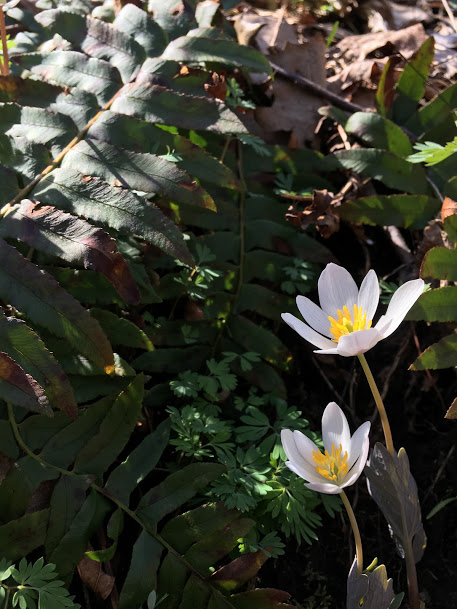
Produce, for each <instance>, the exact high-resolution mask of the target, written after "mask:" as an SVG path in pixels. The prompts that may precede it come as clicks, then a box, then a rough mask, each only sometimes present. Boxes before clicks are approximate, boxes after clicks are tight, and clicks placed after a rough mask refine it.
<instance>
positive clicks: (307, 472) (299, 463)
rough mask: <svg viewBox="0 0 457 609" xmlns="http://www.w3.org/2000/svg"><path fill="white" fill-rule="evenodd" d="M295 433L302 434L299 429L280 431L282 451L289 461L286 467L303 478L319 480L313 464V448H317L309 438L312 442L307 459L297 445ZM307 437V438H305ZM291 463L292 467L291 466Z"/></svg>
mask: <svg viewBox="0 0 457 609" xmlns="http://www.w3.org/2000/svg"><path fill="white" fill-rule="evenodd" d="M297 434H300V435H303V434H302V433H301V432H300V431H295V432H293V431H290V429H283V430H282V431H281V444H282V447H283V448H284V452H285V453H286V455H287V458H288V459H289V461H288V462H287V463H286V465H287V467H288V468H289V469H291V470H292V471H293V472H295V473H296V474H297V476H300V478H304V479H305V480H309V481H310V482H311V481H314V480H315V479H316V480H319V479H320V476H319V475H318V474H317V472H316V467H315V465H313V461H312V459H313V450H318V448H317V446H316V445H315V444H314V442H312V441H311V440H309V441H310V442H311V444H312V446H310V447H309V448H310V453H309V460H310V461H311V463H310V462H309V461H308V460H307V458H306V455H304V454H302V453H301V452H300V449H299V447H298V446H297V442H296V438H297V437H298V436H297ZM307 439H309V438H307ZM291 465H292V466H293V467H291Z"/></svg>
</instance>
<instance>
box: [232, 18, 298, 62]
mask: <svg viewBox="0 0 457 609" xmlns="http://www.w3.org/2000/svg"><path fill="white" fill-rule="evenodd" d="M278 21H280V23H278ZM234 28H235V31H236V35H237V37H238V42H239V43H240V44H244V45H248V44H250V43H251V42H254V40H253V39H254V37H255V44H256V46H257V48H258V49H259V51H260V52H261V53H263V54H264V55H267V54H268V53H269V52H270V48H271V43H273V47H274V48H275V49H278V50H284V48H285V46H286V44H287V43H291V44H297V43H298V39H297V32H296V29H295V27H294V26H293V25H291V24H289V23H287V21H286V20H285V19H284V18H283V11H282V10H278V11H274V12H272V11H261V10H254V9H251V10H248V11H245V12H244V13H241V14H240V15H238V16H237V17H236V18H235V20H234Z"/></svg>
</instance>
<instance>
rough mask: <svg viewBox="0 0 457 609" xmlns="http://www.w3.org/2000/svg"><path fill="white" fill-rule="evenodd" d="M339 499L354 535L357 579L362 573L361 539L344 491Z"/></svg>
mask: <svg viewBox="0 0 457 609" xmlns="http://www.w3.org/2000/svg"><path fill="white" fill-rule="evenodd" d="M340 495H341V499H342V500H343V503H344V507H345V508H346V512H347V513H348V516H349V521H350V523H351V526H352V532H353V533H354V540H355V549H356V554H357V577H359V575H362V571H363V550H362V538H361V537H360V531H359V526H358V524H357V520H356V519H355V514H354V510H353V509H352V506H351V504H350V503H349V499H348V498H347V495H346V493H345V492H344V491H341V493H340Z"/></svg>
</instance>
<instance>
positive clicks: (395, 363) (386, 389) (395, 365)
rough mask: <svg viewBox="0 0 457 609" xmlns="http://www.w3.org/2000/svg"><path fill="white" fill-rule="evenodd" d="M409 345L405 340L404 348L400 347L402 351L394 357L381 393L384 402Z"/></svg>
mask: <svg viewBox="0 0 457 609" xmlns="http://www.w3.org/2000/svg"><path fill="white" fill-rule="evenodd" d="M408 345H409V343H408V341H407V340H405V341H404V343H403V344H402V346H401V347H400V349H399V350H398V351H397V354H396V355H395V357H394V361H393V363H392V366H391V367H390V368H389V371H388V372H387V374H386V378H385V379H384V382H383V384H382V392H381V397H382V399H383V400H385V399H386V396H387V394H388V392H389V385H390V379H391V378H392V376H393V374H394V372H395V370H396V369H397V368H398V365H399V363H400V360H401V359H402V357H403V353H404V352H405V351H406V349H407V347H408ZM374 417H376V412H375V413H374Z"/></svg>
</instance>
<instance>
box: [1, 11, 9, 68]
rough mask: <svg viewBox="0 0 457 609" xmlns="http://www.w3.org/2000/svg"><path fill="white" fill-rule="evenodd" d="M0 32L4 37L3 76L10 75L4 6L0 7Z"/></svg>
mask: <svg viewBox="0 0 457 609" xmlns="http://www.w3.org/2000/svg"><path fill="white" fill-rule="evenodd" d="M0 31H1V36H2V50H3V57H2V59H3V61H2V66H1V67H2V76H9V75H10V66H9V58H8V42H7V40H6V25H5V13H4V12H3V6H0Z"/></svg>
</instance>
